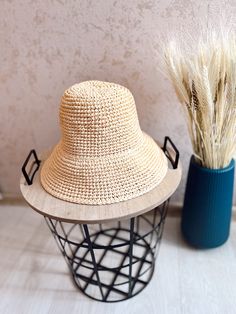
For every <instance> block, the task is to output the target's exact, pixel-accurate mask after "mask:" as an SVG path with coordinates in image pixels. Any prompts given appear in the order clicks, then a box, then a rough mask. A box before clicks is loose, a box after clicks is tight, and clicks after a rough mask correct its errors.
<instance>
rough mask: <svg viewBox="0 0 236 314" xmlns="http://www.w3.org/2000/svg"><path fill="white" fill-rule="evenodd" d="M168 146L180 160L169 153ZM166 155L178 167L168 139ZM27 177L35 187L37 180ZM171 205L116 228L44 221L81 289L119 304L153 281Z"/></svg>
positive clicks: (114, 224)
mask: <svg viewBox="0 0 236 314" xmlns="http://www.w3.org/2000/svg"><path fill="white" fill-rule="evenodd" d="M168 141H169V142H170V144H171V145H172V147H173V148H174V150H175V153H176V156H175V159H173V158H172V157H171V155H170V153H169V151H168V149H167V142H168ZM163 151H164V152H165V154H166V156H167V157H168V158H169V160H170V162H171V164H172V166H173V168H176V167H177V166H178V160H179V152H178V150H177V148H176V147H175V146H174V144H173V142H172V141H171V140H170V139H169V138H168V137H166V138H165V142H164V146H163ZM33 152H35V151H34V150H33ZM31 153H32V151H31ZM34 156H36V157H35V159H36V160H38V158H37V155H36V153H34ZM29 159H30V157H29V156H28V157H27V160H26V162H25V163H24V166H23V167H22V170H23V169H24V170H25V168H26V165H27V163H28V161H29ZM38 161H39V160H38ZM38 166H39V164H38ZM36 171H37V170H36ZM36 171H35V172H36ZM35 172H34V174H35ZM23 174H24V176H25V178H26V181H27V182H28V184H32V180H33V177H31V180H30V178H27V177H26V176H27V173H26V172H23ZM34 174H33V175H34ZM29 182H31V183H29ZM168 204H169V199H168V200H167V201H165V202H164V203H163V204H162V205H160V206H158V207H156V208H154V209H153V210H152V211H151V212H149V213H147V214H144V215H140V216H137V217H133V218H130V219H127V220H124V221H118V222H113V223H104V224H95V225H87V224H78V223H66V222H61V221H59V220H56V219H52V218H49V217H46V216H45V217H44V218H45V220H46V223H47V225H48V227H49V229H50V231H51V232H52V234H53V236H54V238H55V240H56V242H57V245H58V247H59V249H60V251H61V253H62V255H63V256H64V258H65V260H66V262H67V265H68V266H69V269H70V272H71V275H72V277H73V279H74V282H75V284H76V285H77V286H78V288H79V289H80V290H81V291H82V292H83V293H84V294H85V295H87V296H89V297H90V298H92V299H94V300H98V301H102V302H118V301H122V300H126V299H129V298H131V297H133V296H135V295H136V294H138V293H139V292H140V291H142V290H143V289H144V288H145V286H146V285H147V284H148V283H149V281H150V279H151V278H152V275H153V272H154V268H155V259H156V256H157V253H158V248H159V246H160V242H161V237H162V233H163V228H164V221H165V217H166V214H167V210H168Z"/></svg>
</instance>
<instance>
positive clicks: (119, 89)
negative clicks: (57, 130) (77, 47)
mask: <svg viewBox="0 0 236 314" xmlns="http://www.w3.org/2000/svg"><path fill="white" fill-rule="evenodd" d="M60 126H61V133H62V137H61V140H60V142H59V143H58V144H57V145H56V146H55V148H54V149H53V151H52V153H51V155H50V156H49V158H48V159H47V160H46V161H45V162H44V164H43V166H42V170H41V175H40V177H41V184H42V186H43V187H44V189H45V190H46V191H47V192H48V193H50V194H51V195H53V196H55V197H57V198H60V199H63V200H66V201H70V202H75V203H81V204H93V205H99V204H111V203H115V202H119V201H124V200H128V199H131V198H134V197H137V196H140V195H142V194H144V193H146V192H148V191H150V190H151V189H153V188H154V187H156V186H157V185H158V184H160V182H161V181H162V180H163V178H164V177H165V174H166V172H167V167H168V166H167V158H166V156H165V155H164V153H163V152H162V150H161V149H160V148H159V146H158V145H157V144H156V143H155V142H154V140H153V139H152V138H151V137H150V136H148V135H147V134H145V133H144V132H142V131H141V129H140V126H139V121H138V116H137V111H136V107H135V102H134V98H133V96H132V94H131V92H130V91H129V90H128V89H127V88H125V87H123V86H120V85H118V84H114V83H108V82H100V81H87V82H82V83H80V84H75V85H73V86H72V87H70V88H69V89H67V90H66V91H65V93H64V95H63V96H62V100H61V106H60Z"/></svg>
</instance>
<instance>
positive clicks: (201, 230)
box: [181, 156, 235, 249]
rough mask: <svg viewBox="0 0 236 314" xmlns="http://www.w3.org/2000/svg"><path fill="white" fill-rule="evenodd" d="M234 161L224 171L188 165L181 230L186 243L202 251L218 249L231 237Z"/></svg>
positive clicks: (196, 164)
mask: <svg viewBox="0 0 236 314" xmlns="http://www.w3.org/2000/svg"><path fill="white" fill-rule="evenodd" d="M234 168H235V162H234V160H232V161H231V162H230V164H229V166H227V167H225V168H222V169H209V168H204V167H202V166H200V165H199V164H198V163H197V162H196V161H195V158H194V156H192V158H191V160H190V165H189V172H188V178H187V185H186V191H185V199H184V206H183V210H182V220H181V229H182V233H183V236H184V238H185V239H186V241H187V242H188V243H189V244H191V245H192V246H194V247H197V248H201V249H209V248H215V247H217V246H220V245H222V244H223V243H225V242H226V241H227V239H228V237H229V232H230V222H231V213H232V201H233V185H234Z"/></svg>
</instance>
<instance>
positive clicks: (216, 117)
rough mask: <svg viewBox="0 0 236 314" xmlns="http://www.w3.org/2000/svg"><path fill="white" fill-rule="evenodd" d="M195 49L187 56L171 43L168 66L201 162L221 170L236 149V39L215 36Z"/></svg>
mask: <svg viewBox="0 0 236 314" xmlns="http://www.w3.org/2000/svg"><path fill="white" fill-rule="evenodd" d="M194 48H195V50H194V51H192V52H189V51H187V49H186V48H184V45H183V46H182V47H180V46H179V45H178V44H177V43H176V42H175V41H170V42H169V43H168V44H166V45H165V47H164V57H165V58H164V59H165V64H166V66H167V70H168V74H169V77H170V78H171V81H172V83H173V85H174V88H175V92H176V94H177V96H178V98H179V100H180V102H181V103H182V105H183V107H184V110H185V112H186V116H187V122H188V129H189V133H190V138H191V142H192V146H193V150H194V155H195V157H196V159H197V161H198V162H199V163H200V164H201V165H202V166H203V167H207V168H212V169H217V168H223V167H226V166H227V165H228V164H229V163H230V161H231V159H232V158H233V156H234V154H235V150H236V37H235V35H234V34H233V33H232V32H223V31H220V32H219V33H216V32H213V31H212V32H210V33H208V35H207V36H206V37H205V38H204V37H201V38H200V39H199V41H198V43H196V44H195V47H194Z"/></svg>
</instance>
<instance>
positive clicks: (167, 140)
mask: <svg viewBox="0 0 236 314" xmlns="http://www.w3.org/2000/svg"><path fill="white" fill-rule="evenodd" d="M168 144H170V145H171V147H172V148H173V150H174V152H175V158H173V157H172V156H171V154H170V152H169V150H168ZM162 150H163V152H164V153H165V155H166V157H167V158H168V159H169V161H170V162H171V164H172V167H173V169H176V168H177V167H178V164H179V151H178V149H177V147H176V146H175V144H174V143H173V142H172V140H171V139H170V138H169V136H165V140H164V145H163V147H162Z"/></svg>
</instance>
